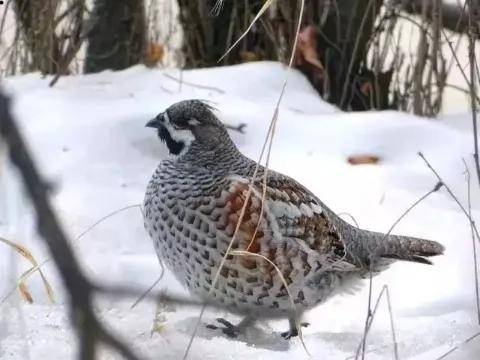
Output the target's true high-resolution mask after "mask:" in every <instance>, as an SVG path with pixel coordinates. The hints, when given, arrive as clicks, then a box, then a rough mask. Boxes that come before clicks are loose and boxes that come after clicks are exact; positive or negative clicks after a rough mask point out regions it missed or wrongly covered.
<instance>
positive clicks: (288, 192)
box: [144, 100, 443, 337]
mask: <svg viewBox="0 0 480 360" xmlns="http://www.w3.org/2000/svg"><path fill="white" fill-rule="evenodd" d="M147 126H150V127H154V128H157V129H158V134H159V137H160V138H161V139H162V141H165V142H166V144H167V146H168V148H169V150H170V152H171V153H172V154H174V155H177V158H176V159H170V160H164V161H162V162H161V163H160V165H159V166H158V168H157V170H156V171H155V173H154V174H153V176H152V179H151V180H150V183H149V185H148V187H147V191H146V195H145V203H144V206H145V227H146V229H147V231H148V232H149V234H150V237H151V238H152V240H153V242H154V244H155V249H156V252H157V255H158V257H159V258H160V259H161V260H163V261H165V263H166V264H167V266H168V267H169V268H170V269H171V270H172V271H173V273H174V274H175V276H176V277H177V279H178V280H179V281H180V282H181V283H183V284H184V285H185V286H186V287H187V288H188V289H189V290H190V292H192V293H193V294H196V295H198V296H200V297H201V298H203V299H205V300H206V301H208V302H209V303H216V304H218V305H219V306H225V307H227V308H228V309H230V310H231V311H234V312H239V313H242V314H245V315H247V316H250V317H258V316H261V317H288V318H290V319H294V318H298V317H299V316H300V315H301V314H302V313H303V312H304V311H305V310H307V309H309V308H311V307H313V306H315V305H316V304H318V303H321V302H323V301H324V300H326V299H327V298H329V297H330V296H332V295H333V294H334V293H336V292H338V291H342V290H348V288H349V287H350V286H351V284H352V282H355V281H356V280H360V279H362V278H364V277H365V276H366V275H367V274H368V272H369V271H370V270H371V271H373V272H378V271H381V270H383V269H384V268H385V267H386V266H387V265H388V264H390V263H391V262H392V261H393V260H394V259H399V260H409V261H417V262H422V263H430V262H429V261H428V260H427V259H425V257H429V256H434V255H439V254H441V253H442V252H443V246H442V245H440V244H438V243H436V242H433V241H428V240H422V239H415V238H410V237H402V236H394V235H390V236H384V235H383V234H379V233H374V232H369V231H365V230H361V229H357V228H355V227H353V226H351V225H349V224H348V223H346V222H345V221H343V220H342V219H341V218H339V217H338V216H336V215H335V214H334V213H333V212H332V211H331V210H330V209H329V208H328V207H327V206H325V204H323V203H322V202H321V201H320V200H319V199H318V198H317V197H316V196H315V195H313V194H312V193H311V192H310V191H309V190H308V189H306V188H305V187H303V186H302V185H300V184H299V183H298V182H296V181H295V180H294V179H292V178H290V177H288V176H285V175H282V174H280V173H277V172H275V171H269V172H268V178H267V188H266V199H265V203H264V208H263V213H262V211H261V208H262V191H263V187H262V186H263V185H262V178H263V174H264V168H263V167H262V166H260V167H259V171H258V174H257V178H256V179H255V181H254V182H253V187H252V192H251V196H250V198H249V200H248V203H247V206H246V210H245V214H244V217H243V221H242V222H241V224H240V227H239V233H238V234H237V236H236V240H235V242H234V243H233V246H232V249H234V250H247V251H249V252H250V253H253V254H258V255H261V256H262V257H265V258H267V259H269V260H270V261H271V262H273V263H274V264H275V265H276V266H277V267H278V268H279V270H280V271H281V273H282V276H283V278H284V279H285V281H286V283H287V285H288V290H289V292H290V294H291V295H292V297H293V301H294V305H295V309H292V306H291V302H290V300H289V298H288V294H287V289H286V288H285V286H284V284H283V283H282V281H281V279H280V276H279V274H278V273H277V272H276V270H275V268H274V267H273V266H272V265H271V263H270V262H268V261H266V260H264V259H263V258H261V257H260V256H253V255H252V256H234V255H231V254H230V255H227V258H226V259H227V260H226V262H225V266H224V267H223V268H222V269H221V271H220V276H219V279H218V282H217V283H216V284H215V287H214V289H211V288H212V282H213V278H214V276H215V273H216V272H217V270H218V268H219V265H220V262H221V260H222V258H223V257H224V256H225V252H226V251H227V247H228V245H229V243H230V241H231V239H232V235H233V233H234V231H235V228H236V226H237V222H238V219H239V217H240V213H241V210H242V207H243V204H244V202H245V200H246V197H247V194H248V191H249V183H250V181H251V178H252V176H253V174H254V170H255V167H256V165H257V164H256V163H255V162H254V161H253V160H251V159H249V158H247V157H245V156H244V155H243V154H241V153H240V152H239V151H238V149H237V147H236V146H235V144H234V143H233V142H232V140H231V139H230V137H229V135H228V133H227V131H226V129H225V127H224V126H223V124H222V123H221V122H220V121H219V120H218V119H217V117H216V116H215V114H214V112H213V109H212V108H211V107H210V106H209V105H207V104H205V103H204V102H201V101H198V100H188V101H183V102H180V103H177V104H174V105H172V106H171V107H169V108H168V109H167V110H166V111H165V112H164V113H161V114H159V115H158V116H157V117H156V118H155V119H153V120H152V121H150V122H149V123H148V124H147ZM292 323H293V321H291V324H292ZM230 330H231V329H230ZM295 334H296V329H295V328H291V329H290V332H288V333H287V334H286V336H287V337H289V336H291V335H295Z"/></svg>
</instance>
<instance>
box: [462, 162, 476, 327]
mask: <svg viewBox="0 0 480 360" xmlns="http://www.w3.org/2000/svg"><path fill="white" fill-rule="evenodd" d="M462 161H463V165H464V166H465V176H466V178H467V196H468V216H469V217H470V218H472V202H471V182H470V170H469V169H468V166H467V162H466V161H465V159H463V158H462ZM470 232H471V236H472V247H473V271H474V280H475V302H476V305H477V321H478V324H479V325H480V297H479V289H478V263H477V243H476V241H475V232H474V230H473V226H472V224H471V223H470Z"/></svg>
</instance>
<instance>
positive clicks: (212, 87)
mask: <svg viewBox="0 0 480 360" xmlns="http://www.w3.org/2000/svg"><path fill="white" fill-rule="evenodd" d="M163 76H165V77H166V78H169V79H170V80H173V81H176V82H178V83H179V84H180V85H181V84H184V85H188V86H191V87H196V88H198V89H203V90H209V91H215V92H217V93H219V94H225V90H222V89H219V88H217V87H214V86H208V85H201V84H195V83H192V82H188V81H185V80H184V79H183V78H180V79H179V78H176V77H175V76H173V75H170V74H167V73H163ZM180 91H181V89H180Z"/></svg>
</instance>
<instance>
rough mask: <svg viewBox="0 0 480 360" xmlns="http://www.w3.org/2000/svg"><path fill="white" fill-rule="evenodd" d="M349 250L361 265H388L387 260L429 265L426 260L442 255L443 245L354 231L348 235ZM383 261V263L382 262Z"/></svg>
mask: <svg viewBox="0 0 480 360" xmlns="http://www.w3.org/2000/svg"><path fill="white" fill-rule="evenodd" d="M350 234H351V237H350V240H351V241H349V246H348V247H349V248H350V250H351V251H352V255H353V256H354V257H355V258H356V259H357V260H360V262H361V263H362V264H363V265H368V264H371V265H373V264H375V265H374V267H376V265H378V266H379V267H383V265H388V263H389V261H388V260H402V261H411V262H416V263H421V264H428V265H431V264H432V262H431V261H430V260H429V259H427V258H429V257H432V256H437V255H442V254H443V252H444V251H445V248H444V246H443V245H441V244H440V243H438V242H436V241H432V240H424V239H419V238H414V237H409V236H399V235H385V234H382V233H377V232H372V231H367V230H361V229H355V230H354V231H353V232H351V233H350ZM382 259H383V261H382Z"/></svg>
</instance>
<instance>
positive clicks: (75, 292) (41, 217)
mask: <svg viewBox="0 0 480 360" xmlns="http://www.w3.org/2000/svg"><path fill="white" fill-rule="evenodd" d="M0 135H1V137H2V138H3V140H4V141H5V143H6V144H7V146H8V150H9V154H10V160H11V161H12V163H13V164H14V165H15V166H16V167H17V168H18V170H19V172H20V175H21V178H22V180H23V182H24V185H25V188H26V190H27V193H28V194H29V196H30V199H31V201H32V204H33V207H34V209H35V212H36V215H37V227H38V232H39V233H40V235H41V236H42V237H43V239H44V241H45V244H46V245H47V247H48V249H49V250H50V253H51V255H52V258H53V260H54V262H55V264H56V266H57V268H58V270H59V272H60V276H61V279H62V281H63V284H64V285H65V287H66V289H67V290H68V294H69V297H70V311H71V316H72V321H73V325H74V329H75V330H76V332H77V334H78V336H79V339H80V344H81V345H82V348H81V351H80V356H81V357H80V358H81V359H82V360H92V359H93V356H94V355H95V348H96V345H97V344H98V343H100V342H103V343H105V344H106V345H109V346H111V347H112V348H113V349H115V350H117V351H118V352H119V353H120V354H122V355H123V356H125V358H127V359H129V360H136V359H138V357H137V356H136V355H135V354H133V352H131V351H130V350H128V347H127V346H126V345H125V344H124V343H123V342H121V341H120V340H118V339H116V338H115V337H114V336H113V335H111V334H110V332H109V331H108V330H106V329H105V328H104V327H103V325H101V324H100V322H99V321H98V319H97V317H96V315H95V313H94V311H93V306H92V300H93V299H92V297H93V292H94V290H95V289H94V287H93V286H92V285H91V283H90V281H89V280H88V279H87V278H86V277H85V275H84V274H83V272H82V271H81V268H80V265H79V263H78V260H77V258H76V256H75V254H74V253H73V251H72V248H71V247H70V245H69V241H68V239H67V236H66V235H65V231H64V230H63V228H62V227H61V225H60V222H59V221H58V219H57V216H56V214H55V212H54V210H53V208H52V206H51V205H50V201H49V199H48V197H49V194H48V186H47V185H46V182H45V180H43V179H42V177H41V176H40V174H39V172H38V170H37V167H36V165H35V163H34V162H33V160H32V157H31V156H30V153H29V152H28V150H27V147H26V145H25V142H24V140H23V138H22V136H21V135H20V132H19V130H18V128H17V126H16V124H15V122H14V120H13V118H12V116H11V115H10V111H9V99H8V98H7V97H5V96H4V95H2V94H0Z"/></svg>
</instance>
